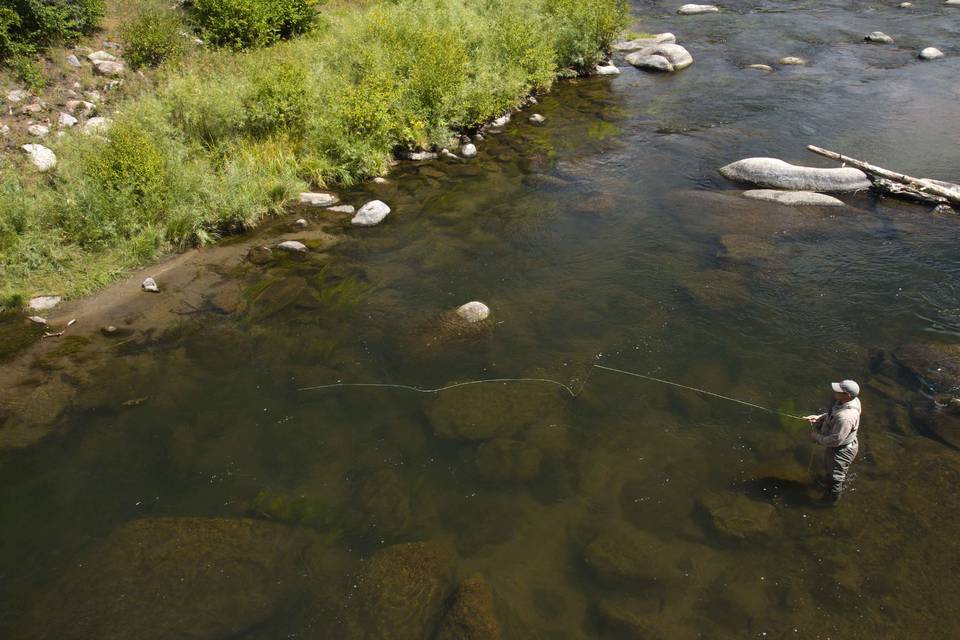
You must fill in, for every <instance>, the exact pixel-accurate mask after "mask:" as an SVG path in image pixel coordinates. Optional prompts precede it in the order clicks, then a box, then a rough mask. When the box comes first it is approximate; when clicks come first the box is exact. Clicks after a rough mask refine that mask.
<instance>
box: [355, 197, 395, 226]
mask: <svg viewBox="0 0 960 640" xmlns="http://www.w3.org/2000/svg"><path fill="white" fill-rule="evenodd" d="M389 214H390V207H388V206H387V205H386V203H384V202H382V201H380V200H371V201H370V202H368V203H367V204H365V205H363V206H362V207H360V210H359V211H357V214H356V215H355V216H353V219H351V220H350V224H352V225H354V226H357V227H372V226H374V225H378V224H380V223H381V222H383V219H384V218H386V217H387V216H388V215H389Z"/></svg>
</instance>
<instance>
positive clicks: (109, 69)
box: [93, 60, 126, 77]
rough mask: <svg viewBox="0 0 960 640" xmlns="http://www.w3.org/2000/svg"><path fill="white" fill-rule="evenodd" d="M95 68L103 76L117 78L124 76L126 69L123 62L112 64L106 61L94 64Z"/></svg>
mask: <svg viewBox="0 0 960 640" xmlns="http://www.w3.org/2000/svg"><path fill="white" fill-rule="evenodd" d="M93 68H94V70H96V72H97V73H98V74H100V75H101V76H109V77H117V76H122V75H123V72H124V71H125V70H126V68H125V67H124V66H123V63H122V62H112V61H110V60H104V61H103V62H94V63H93Z"/></svg>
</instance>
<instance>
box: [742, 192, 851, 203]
mask: <svg viewBox="0 0 960 640" xmlns="http://www.w3.org/2000/svg"><path fill="white" fill-rule="evenodd" d="M743 195H744V197H747V198H750V199H752V200H763V201H765V202H776V203H778V204H785V205H789V206H791V207H804V206H815V207H842V206H844V204H843V201H842V200H837V199H836V198H834V197H833V196H828V195H826V194H825V193H816V192H815V191H778V190H776V189H751V190H750V191H744V192H743Z"/></svg>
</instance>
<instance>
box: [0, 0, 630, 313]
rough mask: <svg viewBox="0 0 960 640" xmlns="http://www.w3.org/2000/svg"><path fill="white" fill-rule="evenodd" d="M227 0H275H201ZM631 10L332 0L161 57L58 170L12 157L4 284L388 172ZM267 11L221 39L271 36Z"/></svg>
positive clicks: (48, 286)
mask: <svg viewBox="0 0 960 640" xmlns="http://www.w3.org/2000/svg"><path fill="white" fill-rule="evenodd" d="M264 4H270V5H271V6H276V5H277V4H281V3H264ZM214 6H220V7H221V8H222V7H231V6H232V7H237V6H240V7H245V8H250V7H254V8H255V7H261V4H260V0H203V1H201V0H197V2H196V3H195V9H194V11H197V12H198V14H197V15H200V13H199V12H202V11H209V14H208V15H214V14H216V12H215V11H213V10H212V9H211V7H214ZM284 6H285V7H286V9H284V11H281V12H279V13H281V14H282V16H283V19H282V20H280V21H279V22H270V21H269V20H268V21H267V22H269V23H270V24H272V25H274V26H272V27H271V29H273V31H271V33H273V34H275V35H276V36H277V37H280V38H283V37H286V36H289V35H293V34H295V33H296V32H297V30H299V29H301V28H306V26H305V24H306V23H304V22H302V21H301V18H303V16H304V13H303V11H305V10H306V9H305V8H309V11H310V12H311V16H312V11H313V7H312V3H309V2H298V3H292V4H286V5H284ZM261 8H262V7H261ZM216 15H220V14H216ZM625 18H626V9H625V5H624V3H623V1H622V0H397V1H396V2H393V3H383V4H374V5H371V6H368V7H364V8H345V9H342V10H339V11H336V12H327V13H326V14H325V15H324V19H323V21H322V23H321V24H320V25H318V27H317V28H315V29H314V30H313V31H311V32H310V33H309V34H308V35H305V36H303V37H300V38H293V39H290V40H288V41H281V42H279V43H277V44H274V45H272V46H270V47H269V48H261V49H252V50H248V51H245V52H240V53H235V52H233V51H232V50H231V49H229V48H224V49H217V50H211V51H209V52H207V53H203V54H199V55H197V56H194V57H192V58H186V59H185V60H184V62H183V63H182V64H181V65H180V66H179V68H177V69H176V70H172V69H171V70H169V71H165V70H164V67H160V70H159V71H158V72H157V75H158V78H157V81H156V83H155V85H156V89H155V90H154V91H151V92H150V93H146V94H143V95H141V96H140V97H137V98H133V99H131V100H129V101H127V102H126V103H124V104H122V105H121V106H120V108H119V109H118V110H117V113H116V114H115V115H114V116H113V118H114V123H113V125H112V127H111V129H110V130H109V132H108V134H106V136H105V137H98V136H90V135H84V134H82V133H80V132H71V133H69V134H68V135H66V136H64V137H63V138H62V139H60V140H51V141H50V142H49V143H48V144H50V145H52V146H53V148H54V150H55V152H56V153H57V156H58V158H59V162H58V165H57V167H56V169H55V170H53V171H51V172H49V173H46V174H39V173H37V172H36V171H35V170H34V169H33V167H31V166H29V165H28V164H27V162H26V160H25V158H23V157H21V156H19V155H18V156H14V157H11V158H9V159H8V160H7V161H5V162H4V163H3V164H2V165H0V299H4V298H6V299H13V298H11V297H10V296H13V295H15V294H18V293H23V294H28V295H33V294H36V293H39V292H41V291H44V292H51V293H62V294H66V295H79V294H84V293H87V292H90V291H92V290H93V289H95V288H97V287H98V286H102V285H103V284H105V283H107V282H109V281H110V280H112V279H113V278H115V277H116V276H117V275H118V274H119V273H120V272H122V271H123V270H124V269H127V268H130V267H132V266H135V265H138V264H143V263H145V262H147V261H149V260H151V259H153V258H155V257H156V256H157V255H158V254H159V253H161V252H163V251H168V250H171V249H176V248H182V247H185V246H189V245H194V244H202V243H206V242H210V241H212V240H215V239H216V238H218V237H220V236H222V235H223V234H226V233H234V232H238V231H242V230H244V229H247V228H250V227H253V226H255V225H256V224H257V223H258V222H259V221H260V220H262V219H263V218H264V217H265V216H268V215H271V214H273V213H276V212H279V211H281V210H282V208H283V203H284V202H285V201H286V200H287V199H288V198H289V197H290V196H291V195H292V194H294V193H296V192H297V191H300V190H304V189H307V188H309V187H310V186H321V187H322V186H332V185H336V184H350V183H352V182H355V181H356V180H358V179H361V178H364V177H366V176H370V175H376V174H379V173H382V172H385V171H386V170H387V168H388V166H389V161H390V159H391V157H392V155H393V154H394V152H395V151H396V150H397V149H398V148H417V147H426V146H429V145H433V144H436V145H446V144H449V142H450V139H451V137H452V135H453V132H455V131H459V130H469V129H471V128H473V127H476V126H477V125H479V124H481V123H483V122H485V121H487V120H489V119H491V118H493V117H495V116H497V115H500V114H501V113H503V112H504V111H506V110H508V109H510V108H512V107H513V106H515V105H516V104H517V103H518V102H519V100H520V99H521V98H522V97H523V96H525V95H527V94H528V93H529V92H531V91H535V90H543V89H546V88H548V87H549V86H550V85H551V83H552V82H553V80H554V78H555V77H556V75H557V74H558V73H559V72H561V71H562V70H564V69H573V70H586V69H589V68H590V67H592V65H593V64H595V62H596V60H597V59H598V57H599V56H600V55H601V52H602V51H603V50H605V49H606V48H607V47H608V46H609V44H610V42H611V41H612V40H613V38H614V37H615V36H616V35H617V33H618V32H619V30H620V29H621V28H622V27H623V25H624V21H625ZM311 19H312V18H311ZM258 20H259V19H258ZM270 20H274V18H271V19H270ZM200 24H201V27H202V28H204V29H205V30H206V29H209V28H210V27H208V26H204V25H203V23H200ZM211 24H212V23H211ZM231 24H233V23H231ZM260 24H261V23H260V22H257V24H256V25H255V26H254V27H251V29H252V32H251V33H247V34H246V35H244V36H243V37H240V36H239V35H234V36H229V37H227V36H224V39H223V40H221V41H220V42H222V43H223V44H225V45H227V47H232V46H235V44H236V43H240V42H244V43H253V44H266V42H265V41H263V40H262V39H261V35H257V34H258V33H260V32H259V31H257V30H258V29H259V28H260V26H259V25H260ZM277 24H282V25H285V26H283V27H282V28H280V29H279V30H277V27H276V25H277ZM231 29H239V27H235V26H234V27H231ZM241 30H242V29H241ZM170 31H171V29H169V28H167V29H166V30H165V33H167V34H169V32H170ZM227 31H229V29H226V30H224V31H223V32H224V33H226V32H227ZM158 33H160V31H159V30H158ZM206 33H210V32H209V31H206ZM248 36H249V37H248ZM165 37H166V36H163V35H162V34H161V35H159V36H158V37H157V39H156V41H157V42H162V41H163V40H164V38H165ZM208 37H209V36H208ZM271 37H273V36H271ZM245 46H246V45H245ZM162 49H163V47H162V46H161V47H158V49H157V50H162ZM155 60H157V58H155V57H152V54H147V53H146V51H144V52H143V57H142V58H140V61H141V62H142V63H143V64H152V63H153V62H154V61H155Z"/></svg>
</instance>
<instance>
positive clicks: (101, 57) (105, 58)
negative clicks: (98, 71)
mask: <svg viewBox="0 0 960 640" xmlns="http://www.w3.org/2000/svg"><path fill="white" fill-rule="evenodd" d="M87 60H89V61H90V62H92V63H94V64H96V63H98V62H116V61H117V57H116V56H115V55H113V54H112V53H107V52H106V51H94V52H93V53H91V54H88V55H87Z"/></svg>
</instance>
